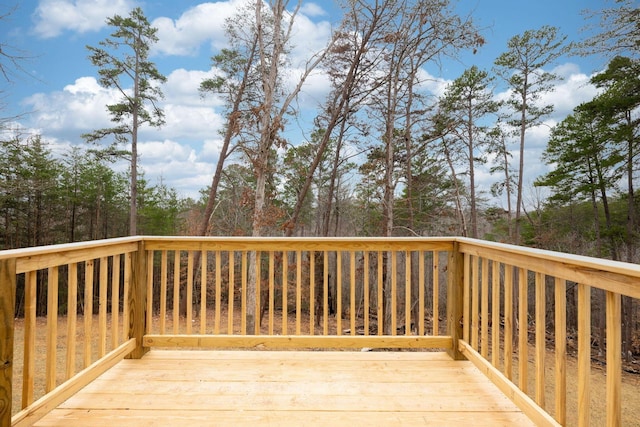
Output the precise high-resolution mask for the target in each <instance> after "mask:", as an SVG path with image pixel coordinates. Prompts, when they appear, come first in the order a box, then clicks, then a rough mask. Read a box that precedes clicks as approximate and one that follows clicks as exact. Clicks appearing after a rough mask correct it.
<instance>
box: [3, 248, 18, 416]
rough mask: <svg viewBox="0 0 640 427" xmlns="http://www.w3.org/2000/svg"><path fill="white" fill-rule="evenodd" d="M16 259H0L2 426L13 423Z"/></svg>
mask: <svg viewBox="0 0 640 427" xmlns="http://www.w3.org/2000/svg"><path fill="white" fill-rule="evenodd" d="M15 306H16V260H15V259H3V260H0V319H1V322H0V370H1V372H0V426H2V427H9V426H10V425H11V408H12V394H13V389H12V386H11V382H12V379H13V327H14V323H13V318H14V312H15Z"/></svg>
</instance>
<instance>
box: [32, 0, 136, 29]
mask: <svg viewBox="0 0 640 427" xmlns="http://www.w3.org/2000/svg"><path fill="white" fill-rule="evenodd" d="M133 5H134V2H133V0H40V2H39V4H38V6H37V7H36V10H35V12H34V14H33V21H34V27H33V30H34V32H35V33H36V34H37V35H38V36H39V37H42V38H51V37H56V36H58V35H60V34H61V33H62V32H64V31H74V32H78V33H86V32H89V31H97V30H99V29H101V28H103V27H104V26H105V25H106V23H105V20H106V19H107V18H108V17H110V16H113V15H115V14H119V15H126V14H128V13H129V11H130V10H131V9H132V8H133Z"/></svg>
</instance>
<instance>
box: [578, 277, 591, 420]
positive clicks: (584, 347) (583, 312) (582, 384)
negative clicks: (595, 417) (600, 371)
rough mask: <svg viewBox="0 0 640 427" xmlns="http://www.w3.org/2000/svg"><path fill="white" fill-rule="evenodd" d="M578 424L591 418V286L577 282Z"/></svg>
mask: <svg viewBox="0 0 640 427" xmlns="http://www.w3.org/2000/svg"><path fill="white" fill-rule="evenodd" d="M577 306H578V425H579V426H581V427H584V426H588V425H589V422H590V418H591V385H590V379H591V287H590V286H587V285H583V284H581V283H578V303H577Z"/></svg>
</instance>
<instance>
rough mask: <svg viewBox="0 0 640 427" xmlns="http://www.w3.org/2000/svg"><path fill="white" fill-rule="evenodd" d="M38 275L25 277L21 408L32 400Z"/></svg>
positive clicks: (30, 273)
mask: <svg viewBox="0 0 640 427" xmlns="http://www.w3.org/2000/svg"><path fill="white" fill-rule="evenodd" d="M37 278H38V273H37V272H36V271H28V272H27V273H26V275H25V279H24V282H25V287H26V288H25V296H24V301H25V303H24V363H23V371H24V372H23V374H22V408H25V407H27V406H28V405H30V404H31V403H33V400H34V377H35V368H36V304H37V300H36V294H37V287H38V282H37Z"/></svg>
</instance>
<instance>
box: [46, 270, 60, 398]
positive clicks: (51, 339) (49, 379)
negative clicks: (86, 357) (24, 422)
mask: <svg viewBox="0 0 640 427" xmlns="http://www.w3.org/2000/svg"><path fill="white" fill-rule="evenodd" d="M58 273H59V269H58V267H50V268H49V271H48V274H47V344H46V345H47V350H46V356H45V358H46V367H45V369H46V374H45V392H46V393H49V392H50V391H51V390H53V389H54V388H55V386H56V366H57V348H58V278H59V275H58Z"/></svg>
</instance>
